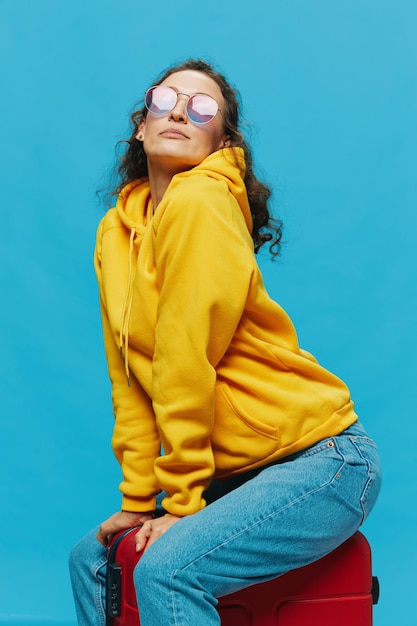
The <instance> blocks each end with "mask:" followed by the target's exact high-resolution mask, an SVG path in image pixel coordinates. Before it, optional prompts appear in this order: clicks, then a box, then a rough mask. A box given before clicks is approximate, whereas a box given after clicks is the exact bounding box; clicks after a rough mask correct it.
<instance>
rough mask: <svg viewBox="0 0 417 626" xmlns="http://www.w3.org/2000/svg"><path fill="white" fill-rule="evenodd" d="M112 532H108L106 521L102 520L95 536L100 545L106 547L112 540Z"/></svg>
mask: <svg viewBox="0 0 417 626" xmlns="http://www.w3.org/2000/svg"><path fill="white" fill-rule="evenodd" d="M113 534H114V533H111V532H109V530H108V528H107V524H106V522H103V524H102V525H101V526H100V528H99V531H98V533H97V535H96V538H97V540H98V541H99V542H100V543H101V545H102V546H104V547H105V548H107V546H108V545H109V544H110V542H111V540H112V537H113Z"/></svg>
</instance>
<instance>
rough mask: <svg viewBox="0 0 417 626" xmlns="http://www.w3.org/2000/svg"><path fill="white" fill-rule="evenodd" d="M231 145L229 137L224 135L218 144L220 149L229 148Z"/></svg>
mask: <svg viewBox="0 0 417 626" xmlns="http://www.w3.org/2000/svg"><path fill="white" fill-rule="evenodd" d="M231 143H232V141H231V139H230V136H229V135H225V136H224V137H223V138H222V140H221V142H220V147H221V148H230V145H231Z"/></svg>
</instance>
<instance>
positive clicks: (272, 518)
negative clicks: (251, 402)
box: [70, 423, 381, 626]
mask: <svg viewBox="0 0 417 626" xmlns="http://www.w3.org/2000/svg"><path fill="white" fill-rule="evenodd" d="M380 483H381V471H380V462H379V456H378V452H377V449H376V445H375V444H374V442H373V441H372V440H371V439H370V438H369V437H368V436H367V434H366V432H365V431H364V429H363V427H362V426H361V425H360V424H359V423H356V424H354V425H353V426H351V427H350V428H349V429H347V430H346V431H344V432H343V433H342V434H340V435H339V436H337V437H332V438H330V439H325V440H323V441H320V442H319V443H317V444H316V445H314V446H312V447H311V448H308V449H307V450H304V451H303V452H301V453H298V454H295V455H293V456H291V457H287V458H286V459H284V460H283V461H282V462H279V463H275V464H272V465H269V466H267V467H265V468H262V469H261V470H260V471H259V470H258V471H257V472H252V473H250V474H248V475H246V476H245V477H239V478H236V479H233V480H230V481H224V482H223V481H222V482H221V483H220V482H219V483H214V484H213V486H212V488H211V489H210V490H209V492H208V494H207V496H208V501H209V502H210V500H212V501H211V502H210V504H209V505H208V506H207V507H206V508H205V509H203V510H202V511H199V512H198V513H196V514H195V515H190V516H188V517H184V518H183V519H181V520H180V521H179V522H177V523H176V524H175V525H174V526H173V527H172V528H171V529H170V530H169V531H168V532H167V533H165V535H163V536H162V537H160V538H159V539H158V540H157V541H156V542H155V543H154V544H153V545H152V546H151V547H150V548H149V550H147V551H146V552H145V554H144V555H143V557H142V558H141V560H140V561H139V563H138V565H137V567H136V570H135V574H134V576H135V586H136V592H137V599H138V605H139V611H140V619H141V626H161V624H162V625H163V626H218V625H219V624H220V619H219V616H218V613H217V611H216V605H217V600H216V598H219V597H221V596H224V595H227V594H229V593H231V592H233V591H236V590H238V589H242V588H244V587H247V586H249V585H253V584H255V583H258V582H261V581H265V580H269V579H271V578H275V577H277V576H280V575H281V574H284V573H285V572H288V571H289V570H292V569H294V568H296V567H301V566H303V565H307V564H308V563H311V562H312V561H315V560H317V559H319V558H320V557H322V556H324V555H325V554H327V553H328V552H331V551H332V550H334V549H335V548H336V547H337V546H339V545H340V544H341V543H343V541H345V540H346V539H347V538H348V537H350V536H351V535H353V533H354V532H355V531H356V530H357V529H358V527H359V526H360V525H361V524H362V522H363V521H364V520H365V519H366V517H367V516H368V514H369V512H370V511H371V509H372V508H373V506H374V504H375V501H376V499H377V496H378V493H379V489H380ZM225 492H226V493H225ZM222 494H225V495H222ZM219 496H220V497H219ZM216 498H217V499H216ZM97 531H98V529H97V528H96V529H94V530H93V531H91V532H90V533H89V534H87V535H86V536H85V537H84V538H83V539H81V541H80V542H79V543H78V544H77V545H76V546H75V547H74V548H73V550H72V552H71V555H70V572H71V580H72V585H73V591H74V597H75V605H76V610H77V616H78V624H79V626H105V610H104V581H105V571H106V562H107V558H106V557H107V550H106V549H105V548H103V547H102V546H101V544H100V543H99V542H98V541H97V540H96V538H95V536H96V533H97Z"/></svg>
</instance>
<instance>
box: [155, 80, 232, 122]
mask: <svg viewBox="0 0 417 626" xmlns="http://www.w3.org/2000/svg"><path fill="white" fill-rule="evenodd" d="M178 96H186V97H187V98H188V100H187V106H186V111H187V116H188V119H189V120H190V121H191V122H193V124H207V123H208V122H211V120H212V119H214V118H215V117H216V115H217V112H218V111H220V113H222V111H221V109H220V107H219V105H218V104H217V102H216V101H215V99H214V98H212V97H211V96H208V95H207V94H205V93H195V94H194V95H192V96H189V95H188V94H187V93H181V92H180V93H178V92H177V91H175V89H173V88H172V87H166V86H165V85H155V86H154V87H151V88H150V89H148V91H147V92H146V93H145V106H146V108H147V109H148V111H150V112H151V113H154V115H167V113H169V112H170V111H172V109H174V108H175V106H176V104H177V101H178Z"/></svg>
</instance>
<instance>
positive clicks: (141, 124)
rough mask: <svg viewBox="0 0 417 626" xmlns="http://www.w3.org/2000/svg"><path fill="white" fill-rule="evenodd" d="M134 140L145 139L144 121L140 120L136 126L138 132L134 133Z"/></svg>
mask: <svg viewBox="0 0 417 626" xmlns="http://www.w3.org/2000/svg"><path fill="white" fill-rule="evenodd" d="M135 136H136V139H137V140H138V141H144V139H145V120H144V119H142V120H141V121H140V122H139V125H138V132H137V133H136V135H135Z"/></svg>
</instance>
